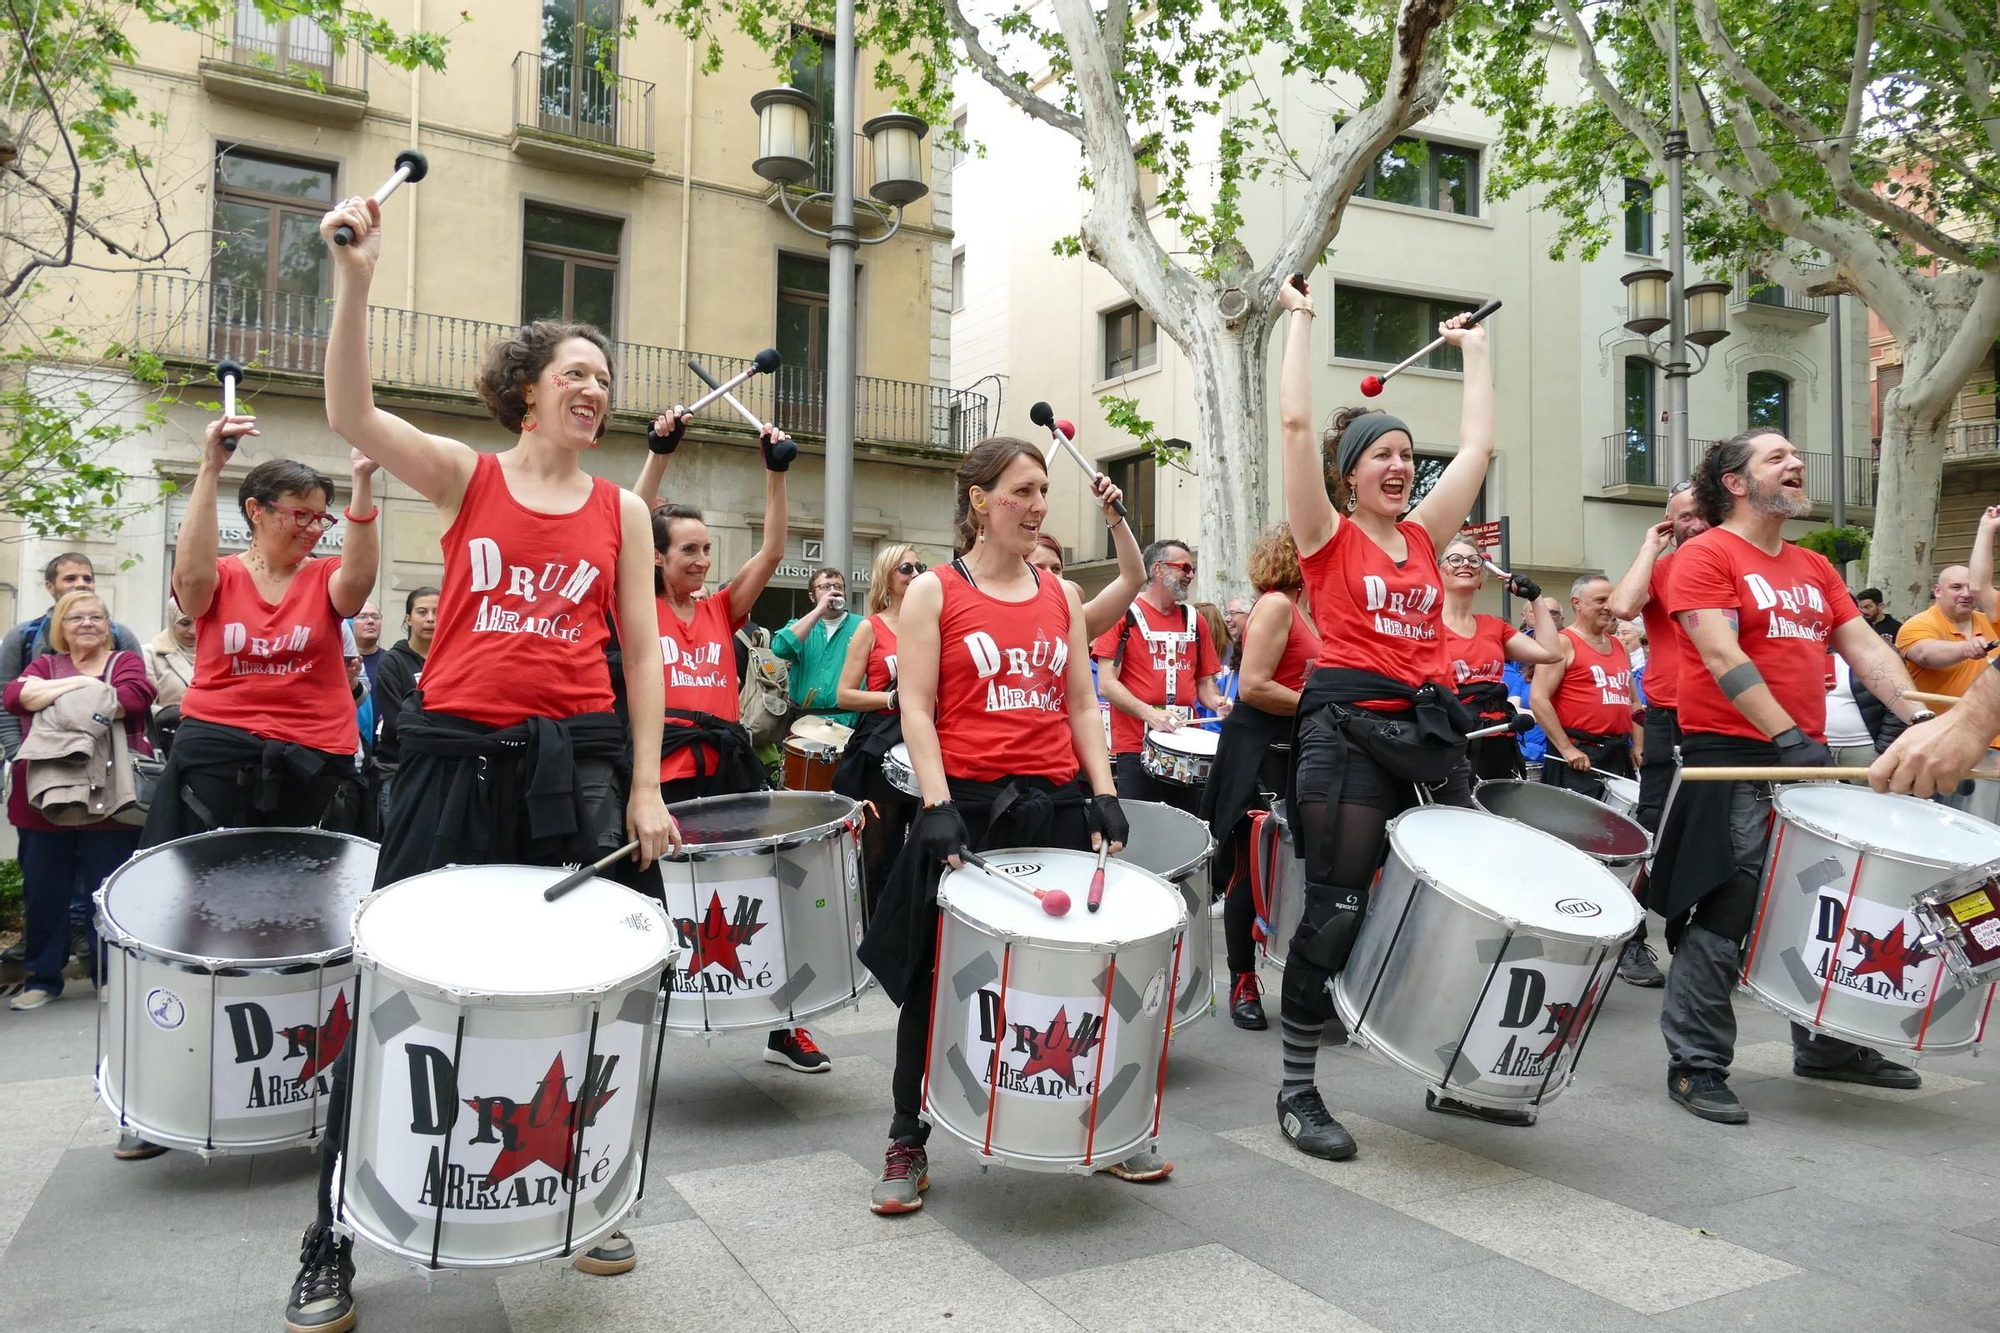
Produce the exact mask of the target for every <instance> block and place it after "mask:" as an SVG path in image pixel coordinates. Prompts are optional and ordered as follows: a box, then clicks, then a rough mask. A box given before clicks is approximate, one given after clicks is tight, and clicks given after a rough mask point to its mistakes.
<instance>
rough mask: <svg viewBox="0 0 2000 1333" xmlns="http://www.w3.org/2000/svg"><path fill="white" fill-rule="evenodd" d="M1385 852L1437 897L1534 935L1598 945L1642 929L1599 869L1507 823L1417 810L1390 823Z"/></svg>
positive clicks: (1634, 910) (1628, 897) (1473, 813)
mask: <svg viewBox="0 0 2000 1333" xmlns="http://www.w3.org/2000/svg"><path fill="white" fill-rule="evenodd" d="M1389 845H1390V846H1391V847H1393V848H1394V849H1395V851H1396V853H1397V855H1399V856H1401V857H1402V858H1403V860H1404V861H1406V862H1408V863H1409V865H1410V867H1411V868H1412V869H1414V870H1415V871H1416V872H1417V873H1418V874H1420V875H1422V876H1423V877H1424V878H1425V879H1426V880H1429V881H1430V882H1431V883H1432V884H1434V885H1436V886H1437V888H1438V890H1439V891H1440V892H1442V893H1444V894H1446V895H1447V896H1449V897H1451V898H1454V899H1456V900H1457V901H1459V902H1462V903H1464V904H1466V905H1467V906H1468V907H1472V908H1475V909H1477V910H1479V911H1482V912H1486V913H1488V914H1489V915H1492V916H1497V917H1503V918H1505V919H1507V920H1509V921H1518V922H1520V923H1521V925H1522V926H1524V927H1525V928H1527V929H1528V930H1530V931H1532V932H1534V933H1535V934H1537V935H1554V936H1561V937H1563V938H1567V939H1579V940H1588V941H1591V942H1593V943H1595V942H1598V941H1602V940H1606V939H1617V938H1623V937H1624V936H1626V935H1629V934H1631V933H1632V932H1633V931H1634V930H1636V929H1638V927H1639V920H1640V907H1639V903H1638V900H1637V899H1635V898H1633V896H1632V891H1631V890H1630V889H1628V888H1626V887H1625V886H1624V885H1623V884H1621V883H1619V882H1618V880H1617V878H1616V877H1614V876H1613V875H1612V873H1611V872H1610V871H1608V870H1606V869H1605V868H1604V867H1603V865H1601V864H1600V863H1598V862H1597V861H1596V860H1594V859H1593V858H1591V857H1589V856H1587V855H1585V854H1584V853H1582V852H1580V851H1578V850H1577V849H1576V848H1574V847H1572V846H1570V845H1569V844H1568V843H1566V842H1563V841H1561V840H1560V839H1558V838H1556V837H1554V836H1551V835H1550V834H1547V833H1543V832H1541V831H1540V830H1538V829H1532V828H1529V827H1527V826H1526V825H1524V824H1519V823H1516V822H1515V821H1513V820H1511V819H1502V818H1500V817H1499V816H1497V815H1489V814H1483V813H1481V812H1480V811H1477V810H1465V809H1461V808H1459V807H1457V806H1449V805H1431V806H1421V807H1419V808H1417V809H1415V810H1409V811H1405V812H1404V813H1403V814H1401V815H1398V816H1397V817H1396V818H1395V819H1394V820H1392V821H1391V822H1390V824H1389Z"/></svg>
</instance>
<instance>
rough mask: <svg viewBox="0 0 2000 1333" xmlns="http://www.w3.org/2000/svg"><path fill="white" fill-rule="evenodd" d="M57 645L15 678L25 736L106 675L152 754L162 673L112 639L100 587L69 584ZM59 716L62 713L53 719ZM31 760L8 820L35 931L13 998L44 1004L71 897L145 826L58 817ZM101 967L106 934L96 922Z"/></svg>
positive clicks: (10, 697)
mask: <svg viewBox="0 0 2000 1333" xmlns="http://www.w3.org/2000/svg"><path fill="white" fill-rule="evenodd" d="M48 628H49V646H50V647H51V648H52V649H53V650H54V651H53V652H51V653H50V654H48V655H47V656H45V657H38V658H36V659H35V660H34V661H32V662H30V663H28V665H27V667H26V668H25V669H24V670H23V671H22V672H21V674H20V676H19V677H17V678H16V679H15V680H13V681H12V682H10V683H9V684H8V686H7V688H6V692H5V696H4V705H5V707H6V709H7V711H8V712H9V713H11V714H13V715H14V716H15V717H17V718H19V719H20V723H21V736H22V742H23V744H24V745H26V743H27V740H28V739H29V738H30V737H31V736H32V735H33V734H34V731H35V728H36V725H37V722H38V721H42V720H45V719H43V718H42V714H43V711H44V710H45V709H47V708H48V707H49V706H50V705H52V704H54V703H55V702H56V701H57V700H58V699H61V698H62V697H63V696H64V695H67V694H70V693H71V692H73V691H76V690H80V689H85V688H87V687H90V686H92V685H93V684H95V683H97V682H102V684H103V685H105V686H108V687H109V688H110V691H111V693H112V694H113V695H115V696H116V700H117V702H116V705H115V706H113V707H112V708H111V709H110V716H111V717H112V718H113V719H114V721H115V722H116V723H117V724H118V725H120V726H122V727H123V728H124V732H125V743H126V745H127V746H129V747H130V749H131V750H132V751H133V752H135V753H138V754H151V753H152V746H151V745H150V744H148V742H147V740H146V722H147V718H148V715H149V713H150V712H151V709H152V706H153V694H154V691H153V683H152V682H151V681H149V680H147V679H146V667H145V663H143V662H142V661H140V659H139V655H138V654H137V653H132V652H121V651H118V650H115V649H114V648H113V647H112V638H111V616H110V613H109V612H108V611H106V610H105V607H104V602H103V600H102V599H101V598H99V597H98V595H97V594H96V593H95V592H90V591H87V590H80V591H77V592H71V593H68V594H65V595H64V597H63V599H62V600H61V601H60V602H58V603H56V609H55V610H54V611H53V612H51V613H50V619H49V627H48ZM50 725H53V723H50ZM29 762H30V761H29V760H27V759H17V760H16V761H15V763H14V775H13V778H14V780H13V790H12V791H11V793H10V794H9V795H8V798H7V820H8V822H9V823H11V824H12V825H13V826H14V828H15V829H16V830H17V831H18V832H19V834H20V840H21V880H22V888H21V898H22V916H23V918H24V922H23V924H24V925H25V927H26V938H25V939H24V941H23V944H24V946H25V950H26V957H25V960H24V966H25V968H26V970H27V974H28V976H27V984H26V986H25V987H23V989H22V991H21V993H20V994H19V995H18V996H16V997H15V998H14V1002H13V1006H12V1007H13V1008H15V1009H39V1008H41V1007H42V1006H43V1005H45V1004H47V1003H49V1002H50V1001H51V1000H54V999H56V998H57V997H58V996H60V995H61V994H62V989H63V965H64V964H65V963H67V962H68V961H69V942H70V938H69V905H70V899H71V896H72V894H73V892H74V891H75V890H76V889H78V888H81V889H82V890H84V891H85V892H87V893H94V892H96V890H97V886H98V885H99V884H100V883H102V882H103V881H104V877H105V876H107V875H109V874H110V873H111V872H112V871H113V870H116V869H117V868H118V866H119V865H120V864H121V863H122V862H123V861H124V860H125V858H127V857H128V856H130V855H131V854H132V852H133V849H134V848H136V847H137V846H138V845H139V830H138V829H137V828H136V827H134V826H133V825H131V824H125V823H120V822H119V821H118V820H116V819H111V818H106V819H101V820H96V821H94V822H91V823H83V824H78V823H57V822H55V821H53V820H51V819H50V818H49V817H48V815H46V814H44V813H43V811H42V810H40V809H38V808H36V806H35V805H34V804H33V803H31V802H30V800H29V788H30V783H29V775H28V773H27V769H28V765H29ZM86 938H87V939H88V941H89V946H88V947H89V957H90V958H91V959H92V974H93V976H94V975H95V972H96V964H95V959H96V957H97V942H96V938H95V933H94V932H88V933H87V935H86Z"/></svg>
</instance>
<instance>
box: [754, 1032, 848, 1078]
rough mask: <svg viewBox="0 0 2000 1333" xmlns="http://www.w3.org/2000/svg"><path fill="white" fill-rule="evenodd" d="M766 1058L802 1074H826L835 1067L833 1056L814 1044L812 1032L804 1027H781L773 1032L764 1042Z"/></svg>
mask: <svg viewBox="0 0 2000 1333" xmlns="http://www.w3.org/2000/svg"><path fill="white" fill-rule="evenodd" d="M764 1058H765V1059H766V1060H768V1061H769V1062H770V1063H772V1064H774V1065H784V1066H786V1067H787V1068H789V1069H796V1070H798V1071H799V1072H800V1073H801V1074H824V1073H826V1072H827V1071H828V1070H830V1069H832V1068H833V1057H832V1056H830V1055H828V1054H827V1053H826V1052H825V1051H822V1050H821V1049H820V1048H819V1047H817V1046H815V1045H813V1039H812V1033H810V1032H808V1031H806V1030H805V1029H804V1028H779V1029H778V1030H777V1031H776V1032H773V1033H772V1034H771V1039H770V1040H769V1041H768V1042H766V1043H765V1044H764Z"/></svg>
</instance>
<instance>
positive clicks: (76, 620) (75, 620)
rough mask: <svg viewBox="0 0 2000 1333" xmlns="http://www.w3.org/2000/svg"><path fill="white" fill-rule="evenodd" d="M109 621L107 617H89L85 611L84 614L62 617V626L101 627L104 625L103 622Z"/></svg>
mask: <svg viewBox="0 0 2000 1333" xmlns="http://www.w3.org/2000/svg"><path fill="white" fill-rule="evenodd" d="M109 619H110V617H108V616H94V615H91V614H90V613H89V612H87V611H86V612H83V613H81V614H79V615H73V616H64V617H63V624H65V625H102V624H104V623H105V622H106V621H107V620H109Z"/></svg>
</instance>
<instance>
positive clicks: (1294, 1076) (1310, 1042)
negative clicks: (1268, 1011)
mask: <svg viewBox="0 0 2000 1333" xmlns="http://www.w3.org/2000/svg"><path fill="white" fill-rule="evenodd" d="M1325 1026H1326V1025H1325V1024H1323V1023H1301V1022H1299V1021H1298V1020H1296V1019H1294V1018H1291V1017H1289V1016H1287V1015H1284V1014H1280V1015H1279V1016H1278V1031H1279V1034H1280V1035H1281V1036H1282V1037H1283V1039H1284V1045H1285V1076H1284V1081H1283V1082H1281V1083H1280V1084H1279V1085H1278V1095H1279V1096H1280V1097H1289V1096H1291V1095H1292V1094H1293V1093H1295V1092H1304V1091H1305V1090H1306V1089H1307V1088H1310V1087H1311V1086H1312V1085H1313V1067H1314V1066H1315V1065H1316V1064H1317V1063H1318V1062H1319V1034H1320V1032H1321V1030H1322V1029H1323V1028H1324V1027H1325Z"/></svg>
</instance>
